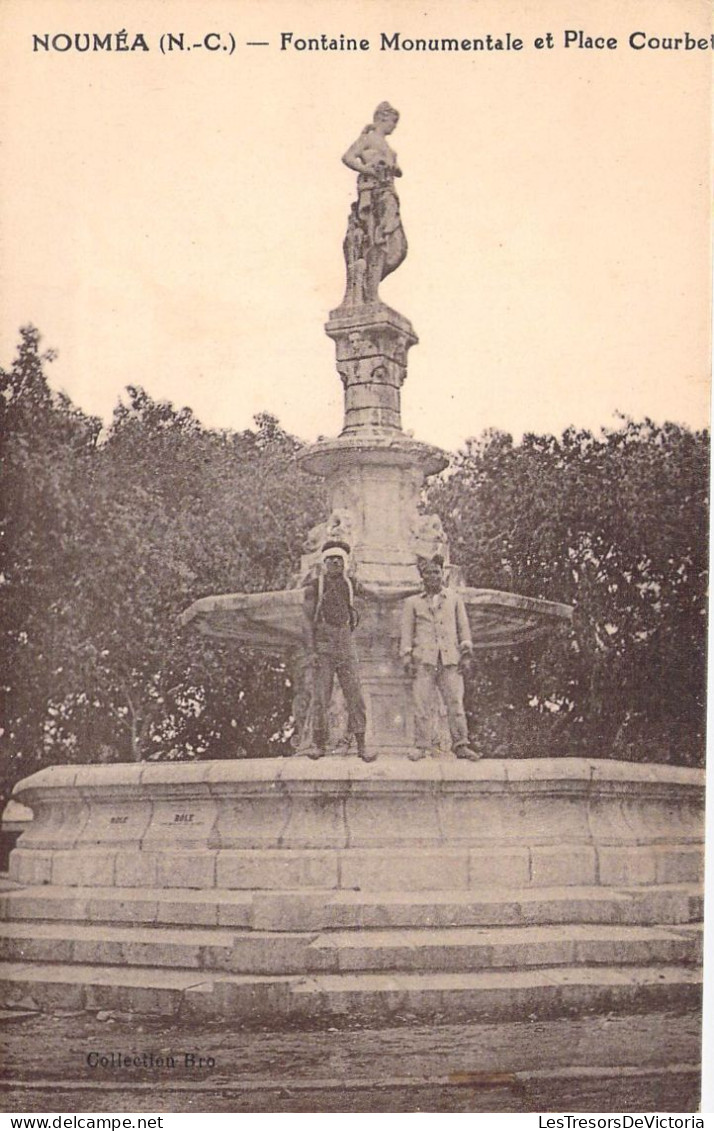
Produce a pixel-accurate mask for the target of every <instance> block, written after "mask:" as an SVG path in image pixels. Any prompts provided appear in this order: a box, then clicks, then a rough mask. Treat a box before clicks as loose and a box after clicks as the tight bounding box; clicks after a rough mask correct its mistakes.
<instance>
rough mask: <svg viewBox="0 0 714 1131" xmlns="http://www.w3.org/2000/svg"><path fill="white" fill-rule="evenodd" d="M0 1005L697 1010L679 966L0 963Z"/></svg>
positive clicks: (177, 1009) (206, 1011)
mask: <svg viewBox="0 0 714 1131" xmlns="http://www.w3.org/2000/svg"><path fill="white" fill-rule="evenodd" d="M0 999H1V1000H2V1003H3V1005H4V1006H6V1007H8V1008H13V1009H22V1008H24V1009H40V1010H43V1011H45V1012H51V1011H53V1010H66V1009H78V1010H81V1009H86V1010H100V1009H114V1010H120V1011H126V1012H133V1013H137V1014H144V1015H155V1014H160V1015H178V1014H181V1015H183V1016H187V1017H195V1018H200V1017H213V1016H232V1017H234V1018H236V1019H238V1018H241V1019H243V1020H245V1021H253V1020H261V1019H264V1018H265V1019H267V1018H272V1019H274V1020H275V1019H278V1018H280V1017H283V1016H286V1015H287V1014H290V1015H291V1016H293V1017H294V1016H296V1015H297V1016H301V1017H302V1018H304V1019H306V1020H307V1019H312V1020H313V1021H315V1022H320V1021H321V1020H323V1019H328V1018H334V1019H337V1018H339V1017H347V1018H348V1019H349V1020H350V1021H352V1020H358V1019H361V1018H364V1019H367V1020H368V1019H378V1020H380V1022H383V1021H384V1020H385V1019H389V1020H390V1021H393V1022H394V1021H396V1022H399V1021H409V1020H410V1019H411V1018H412V1017H423V1018H429V1019H432V1020H433V1019H438V1018H440V1017H448V1018H449V1019H455V1018H473V1019H480V1020H507V1019H509V1018H511V1019H515V1018H518V1019H523V1018H524V1017H532V1018H536V1017H553V1016H559V1015H560V1016H562V1015H567V1014H572V1013H578V1014H582V1013H584V1012H590V1013H596V1012H601V1013H609V1012H613V1011H616V1010H625V1009H627V1010H631V1011H642V1010H653V1009H666V1008H671V1007H673V1006H676V1007H677V1008H696V1007H697V1006H698V1005H699V1004H700V1000H701V974H700V972H699V971H698V970H696V969H692V968H689V967H680V966H659V967H649V968H641V967H636V966H633V967H627V968H625V969H623V968H621V967H619V966H596V967H591V966H581V967H572V966H569V967H555V968H553V967H551V968H539V969H531V970H518V971H514V970H487V971H481V972H479V973H469V974H466V973H438V974H437V973H433V972H424V973H421V974H419V973H408V974H406V973H402V974H390V975H385V974H373V973H361V974H320V975H315V976H313V977H303V978H289V977H283V978H277V977H272V978H271V977H259V976H256V975H251V976H246V975H237V974H213V975H210V976H208V977H207V976H206V975H205V974H201V972H199V971H195V970H158V969H154V968H151V969H139V968H116V967H107V966H88V965H76V966H72V965H62V964H37V965H27V964H19V963H0Z"/></svg>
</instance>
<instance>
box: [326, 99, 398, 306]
mask: <svg viewBox="0 0 714 1131" xmlns="http://www.w3.org/2000/svg"><path fill="white" fill-rule="evenodd" d="M398 121H399V113H398V111H396V110H395V109H394V107H393V106H390V105H389V103H388V102H380V104H379V106H378V107H377V109H376V110H375V112H374V119H373V121H372V122H371V124H370V125H368V126H365V128H364V129H363V130H362V133H361V134H360V135H359V137H358V138H357V141H356V142H355V143H354V144H353V145H351V146H350V148H349V149H348V150H347V152H346V153H345V155H344V157H343V158H342V160H343V162H344V163H345V165H346V166H347V167H348V169H354V171H355V172H356V173H357V174H358V176H357V200H356V202H355V203H354V204H353V205H352V210H351V212H350V217H349V220H348V223H347V235H346V236H345V241H344V244H343V249H344V253H345V262H346V264H347V292H346V294H345V300H344V305H345V306H361V305H363V304H364V303H371V302H379V295H378V293H377V292H378V288H379V284H380V282H381V281H382V279H384V278H385V277H386V276H387V275H389V274H391V272H392V271H394V270H396V268H397V267H398V266H399V264H400V263H402V261H403V260H404V257H405V256H406V254H407V240H406V236H405V235H404V229H403V228H402V222H401V219H400V216H399V197H398V196H397V194H396V192H395V191H394V178H395V177H401V175H402V171H401V169H400V168H399V166H398V165H397V155H396V153H395V152H394V150H393V149H391V148H390V146H389V145H388V143H387V136H388V135H389V134H391V133H392V131H393V130H394V128H395V126H396V124H397V122H398Z"/></svg>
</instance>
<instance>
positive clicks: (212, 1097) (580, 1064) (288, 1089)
mask: <svg viewBox="0 0 714 1131" xmlns="http://www.w3.org/2000/svg"><path fill="white" fill-rule="evenodd" d="M3 1020H4V1021H6V1022H7V1023H6V1024H4V1026H3V1028H4V1043H5V1045H6V1048H5V1050H4V1051H3V1053H2V1057H1V1062H2V1074H3V1076H2V1080H3V1082H2V1092H3V1102H2V1107H3V1110H5V1111H14V1112H25V1113H30V1114H32V1113H37V1112H76V1113H79V1112H81V1113H91V1112H94V1113H106V1112H146V1113H154V1114H156V1113H161V1112H191V1111H200V1112H206V1111H208V1112H312V1113H317V1112H484V1111H488V1112H535V1111H547V1112H553V1111H558V1112H588V1111H598V1112H613V1113H622V1112H685V1113H690V1114H691V1113H694V1112H696V1111H697V1110H698V1103H699V1091H700V1079H699V1067H698V1066H699V1062H700V1029H699V1019H698V1018H697V1017H693V1016H691V1015H689V1014H685V1013H675V1012H667V1013H654V1014H642V1015H631V1016H607V1017H589V1018H586V1019H561V1020H551V1021H537V1020H535V1019H524V1020H523V1021H519V1022H510V1023H503V1024H496V1023H493V1024H481V1023H480V1024H476V1023H473V1024H468V1023H460V1024H452V1025H448V1024H440V1025H436V1026H431V1027H430V1026H427V1025H423V1024H416V1023H414V1024H403V1025H399V1026H393V1027H390V1028H381V1029H374V1028H361V1027H360V1028H358V1027H341V1028H339V1029H337V1028H322V1029H314V1030H310V1031H306V1030H305V1031H299V1030H281V1031H275V1030H274V1029H267V1028H252V1029H247V1028H244V1027H240V1026H239V1025H238V1024H235V1023H234V1022H231V1021H223V1020H221V1021H218V1022H210V1023H203V1024H202V1025H201V1026H200V1027H198V1026H197V1025H196V1024H195V1023H193V1024H188V1023H180V1022H174V1021H170V1020H167V1019H162V1020H158V1019H155V1020H150V1019H146V1018H132V1017H130V1016H128V1015H126V1014H120V1015H117V1014H111V1013H109V1014H107V1013H100V1014H98V1015H97V1014H87V1013H83V1014H64V1015H53V1016H40V1015H38V1014H31V1015H27V1016H20V1015H19V1014H16V1015H13V1016H8V1015H7V1014H5V1016H4V1018H3ZM92 1052H96V1053H98V1054H99V1055H101V1056H107V1057H110V1056H111V1055H112V1053H113V1054H114V1055H115V1057H117V1056H122V1057H123V1056H125V1055H128V1056H131V1057H132V1058H133V1057H139V1058H142V1057H143V1055H144V1054H148V1053H153V1056H154V1059H155V1060H156V1058H157V1057H160V1056H161V1057H164V1058H168V1057H170V1056H172V1057H173V1058H174V1060H175V1067H174V1068H154V1069H152V1068H145V1067H141V1066H139V1067H129V1068H121V1067H115V1068H112V1067H105V1068H102V1067H91V1066H90V1065H89V1064H88V1063H87V1058H88V1054H90V1053H92ZM185 1054H189V1065H188V1066H187V1065H186V1062H185ZM191 1055H194V1056H195V1057H196V1058H198V1057H199V1056H202V1057H203V1058H204V1060H207V1059H208V1058H212V1059H213V1060H214V1061H215V1064H213V1065H211V1064H210V1061H209V1062H208V1065H207V1066H205V1067H199V1066H198V1060H197V1059H196V1061H195V1062H194V1064H193V1066H192V1065H191V1063H190V1056H191Z"/></svg>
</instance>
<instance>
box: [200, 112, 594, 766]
mask: <svg viewBox="0 0 714 1131" xmlns="http://www.w3.org/2000/svg"><path fill="white" fill-rule="evenodd" d="M397 119H398V115H397V113H396V111H394V110H393V109H392V107H390V106H389V105H388V104H387V103H383V104H381V105H380V106H379V107H378V108H377V110H376V112H375V118H374V123H373V125H372V126H371V127H367V129H366V130H364V131H363V132H362V134H361V135H360V138H359V139H358V140H357V141H356V142H355V143H354V145H353V146H351V147H350V149H349V150H348V151H347V153H346V154H345V156H344V158H343V161H344V162H345V164H346V165H347V166H348V167H349V168H352V169H354V170H355V171H356V172H357V173H358V187H357V200H356V202H355V203H354V204H353V205H352V210H351V213H350V217H349V220H348V226H347V235H346V237H345V242H344V252H345V261H346V268H347V288H346V293H345V297H344V300H343V302H342V304H341V305H340V306H339V307H337V309H336V310H333V311H331V313H330V318H329V321H328V323H327V325H326V327H325V329H326V332H327V334H328V336H329V337H330V338H331V339H332V340H333V341H334V343H335V347H336V355H337V372H338V374H339V376H340V379H341V381H342V384H343V387H344V424H343V428H342V432H341V433H340V435H339V437H338V438H337V439H334V440H323V441H321V442H320V443H317V444H313V445H312V446H311V447H310V448H308V449H307V450H306V451H305V452H303V453H302V455H301V458H300V462H301V465H302V467H303V469H304V470H305V471H306V472H308V473H309V474H312V475H319V476H324V479H325V483H326V486H327V494H328V500H329V503H328V508H329V514H328V518H327V519H326V521H325V522H324V523H321V524H320V525H319V526H317V527H315V528H314V529H313V530H311V531H310V532H309V534H308V538H307V544H306V551H307V552H306V553H305V555H304V556H303V558H302V560H301V563H300V569H299V571H298V574H297V583H296V586H295V588H293V589H288V590H283V591H281V592H274V593H257V594H256V593H251V594H231V595H227V596H217V597H205V598H203V599H202V600H199V601H196V602H195V603H194V604H193V605H192V606H191V607H190V608H189V609H188V610H187V611H186V613H185V614H184V617H183V623H184V625H187V626H191V627H195V628H196V629H198V630H199V631H201V632H203V633H206V634H208V635H212V636H219V637H233V638H235V639H238V640H240V641H242V642H244V643H245V644H248V645H250V646H251V647H254V648H256V647H257V648H262V649H264V650H267V651H271V652H276V651H277V652H282V654H284V655H286V656H287V657H288V658H291V657H294V655H295V653H296V651H297V652H298V653H299V650H300V643H301V640H302V634H303V624H302V604H303V590H302V588H301V582H304V581H306V580H307V579H308V578H309V577H310V576H312V575H313V573H314V571H315V569H316V568H317V567H318V565H319V558H320V555H319V549H320V546H321V545H322V544H323V542H324V541H325V540H326V539H329V538H341V539H344V540H345V541H346V542H348V543H349V544H350V545H351V546H352V570H353V573H354V576H355V578H356V579H358V580H359V582H360V583H361V585H362V586H363V588H364V589H365V590H366V592H367V596H366V599H365V601H364V603H363V608H362V618H361V621H360V625H359V628H358V629H357V632H356V634H355V643H356V646H357V652H358V656H359V663H360V674H361V679H362V684H363V688H364V695H365V699H366V703H367V728H368V729H367V741H368V744H369V746H370V748H371V749H372V750H373V751H375V752H377V754H378V755H385V754H387V755H392V754H397V755H398V754H406V753H407V752H408V751H409V750H410V749H411V748H412V747H413V744H414V708H413V703H412V694H411V686H410V680H409V679H408V678H407V676H406V675H405V674H404V671H403V669H402V665H401V664H400V662H399V646H398V642H399V633H400V616H401V601H400V598H403V597H404V596H405V595H407V594H409V593H414V592H417V591H418V590H419V587H420V585H419V574H418V570H417V561H418V559H419V558H420V557H421V558H427V559H428V558H431V557H433V556H434V555H435V554H440V555H441V556H442V557H443V558H444V559H445V563H446V572H447V577H448V579H449V582H450V584H452V585H454V586H455V587H457V588H458V590H459V592H460V594H461V596H462V597H463V600H464V603H465V605H466V608H467V611H468V615H469V620H470V623H471V632H472V636H473V641H474V647H475V648H476V649H490V648H496V647H508V646H513V645H516V644H519V643H521V642H522V641H524V640H528V639H531V638H533V637H535V636H538V635H542V634H543V633H547V632H549V631H551V630H552V629H553V628H554V627H555V626H557V625H558V624H562V623H564V622H567V621H568V619H569V618H570V615H571V611H572V610H571V609H570V607H569V606H567V605H562V604H558V603H556V602H554V601H543V600H536V599H534V598H530V597H521V596H518V595H517V594H515V593H502V592H498V591H496V590H492V589H477V588H467V587H464V586H463V585H460V584H459V582H460V576H459V570H458V568H457V567H454V566H452V565H451V563H450V561H449V547H448V542H447V539H446V537H445V534H444V531H443V528H442V525H441V522H440V520H439V518H438V516H437V515H434V514H423V513H421V512H420V508H419V503H420V498H421V492H422V488H423V486H424V483H425V480H426V478H427V477H428V476H430V475H434V474H435V473H437V472H440V471H443V470H444V468H446V466H447V465H448V462H449V461H448V456H447V455H446V454H445V453H444V452H442V451H440V450H439V449H438V448H435V447H433V446H431V445H429V444H426V443H423V442H421V441H419V440H414V439H412V438H411V437H410V436H409V435H407V434H406V433H405V432H404V431H403V430H402V419H401V388H402V385H403V384H404V381H405V380H406V377H407V353H408V351H409V349H410V348H411V347H412V346H413V345H415V344H416V343H417V341H418V339H417V336H416V334H415V332H414V329H413V327H412V325H411V323H410V322H409V321H408V319H406V318H405V317H404V316H403V315H402V314H399V313H398V312H397V311H395V310H392V309H391V308H390V307H389V306H387V305H386V304H385V303H383V302H381V301H380V298H379V293H378V287H379V283H380V282H381V280H382V279H383V278H384V277H385V276H386V275H387V274H389V273H390V272H391V271H392V270H395V269H396V267H398V266H399V264H400V263H401V262H403V260H404V257H405V256H406V251H407V247H406V238H405V236H404V232H403V229H402V225H401V219H400V215H399V202H398V199H397V197H396V193H395V191H394V176H395V175H401V171H400V170H399V169H398V167H397V165H396V158H395V155H394V153H393V152H392V150H391V149H390V147H389V146H388V144H387V142H386V138H385V135H386V134H389V133H391V132H392V129H393V128H394V127H395V126H396V123H397ZM296 666H299V664H298V665H296ZM299 678H300V676H299V674H298V673H297V672H296V673H295V675H294V680H295V682H297V681H298V680H299ZM335 698H336V700H337V703H336V708H335V714H336V715H337V716H338V723H337V726H336V728H335V729H336V731H337V733H338V734H341V736H342V739H343V742H342V749H343V750H344V749H345V748H346V747H347V735H346V726H345V722H344V719H343V718H341V717H340V716H341V714H342V712H341V710H340V706H341V704H340V702H339V700H340V696H339V693H338V695H336V696H335ZM442 729H443V728H442ZM307 745H309V741H304V742H303V743H302V749H305V748H306V746H307ZM447 748H448V747H447Z"/></svg>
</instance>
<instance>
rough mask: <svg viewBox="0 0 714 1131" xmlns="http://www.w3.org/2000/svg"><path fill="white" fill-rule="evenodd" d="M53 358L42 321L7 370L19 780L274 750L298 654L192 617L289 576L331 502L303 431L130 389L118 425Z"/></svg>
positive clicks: (3, 607) (12, 742)
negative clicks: (209, 633) (252, 647)
mask: <svg viewBox="0 0 714 1131" xmlns="http://www.w3.org/2000/svg"><path fill="white" fill-rule="evenodd" d="M48 361H51V355H50V354H45V355H42V354H41V353H40V350H39V336H38V334H37V331H36V330H34V329H33V328H32V327H29V328H25V329H24V330H23V331H22V341H21V346H20V349H19V351H18V355H17V357H16V359H15V362H14V364H13V366H12V368H11V369H10V370H9V371H7V372H6V371H0V382H1V385H0V392H1V393H2V396H0V413H1V417H0V426H1V428H2V434H3V437H4V439H3V466H4V472H3V504H2V523H1V529H2V538H3V559H2V585H0V602H1V604H0V618H1V623H2V656H1V657H0V662H1V663H2V668H3V672H4V673H5V674H4V679H3V684H4V686H3V727H4V732H3V736H2V745H3V749H4V758H3V766H4V776H5V779H6V781H10V780H16V779H17V778H18V777H20V776H23V775H24V774H26V773H29V772H31V771H32V770H33V769H36V768H38V767H39V766H41V765H46V764H48V763H51V762H58V761H88V760H97V758H100V757H103V758H105V759H108V760H112V759H115V758H119V759H122V760H130V759H137V760H138V759H143V758H149V757H185V756H187V755H188V756H192V755H193V756H202V755H205V753H206V751H207V750H208V749H209V748H210V754H211V757H213V758H220V757H229V756H231V757H232V756H235V755H236V753H239V752H241V751H243V752H245V753H247V754H250V755H251V756H254V757H255V756H261V755H264V754H269V753H273V752H275V750H276V748H279V747H280V746H281V745H283V744H284V743H285V742H287V741H288V739H289V733H290V732H289V725H288V724H289V715H290V689H289V686H288V683H287V679H286V673H285V669H284V665H283V664H282V663H281V662H280V660H279V659H277V658H276V659H270V658H266V657H264V656H260V655H258V654H252V653H251V652H250V651H249V650H247V649H245V648H244V647H241V646H239V645H237V644H231V643H230V642H226V643H222V642H214V641H209V640H207V639H204V638H199V637H198V636H196V635H195V634H192V633H188V632H185V631H182V630H181V629H180V628H179V626H178V621H177V618H178V614H179V613H180V612H182V611H183V610H184V609H186V607H187V606H188V605H189V604H190V603H191V602H192V601H194V600H196V599H197V598H198V597H202V596H206V595H209V594H212V593H221V592H224V593H226V592H228V593H230V592H237V591H253V590H261V589H274V588H280V587H282V586H283V585H285V584H286V582H287V581H288V577H289V574H290V571H291V570H292V569H294V565H295V562H296V560H297V559H298V558H299V554H300V549H301V545H302V542H303V541H304V537H305V532H306V530H307V529H308V528H309V527H310V526H311V525H313V524H314V523H315V522H316V521H317V520H318V519H319V518H320V517H322V513H323V510H324V502H323V498H322V489H321V486H320V484H319V482H318V481H315V480H313V479H311V478H309V477H307V476H305V475H303V474H302V473H300V472H299V470H298V468H297V466H296V458H295V457H296V455H297V453H298V451H299V450H300V448H301V444H300V443H299V442H298V441H297V440H295V439H294V438H293V437H291V436H289V435H287V434H286V433H285V432H284V431H283V430H282V429H281V428H280V427H279V425H278V423H277V421H276V420H275V419H274V418H273V417H271V416H269V415H267V414H265V415H262V416H260V417H258V418H257V419H256V428H255V429H254V430H249V431H245V432H241V433H233V432H223V431H210V430H207V429H205V428H203V427H202V426H201V425H200V424H199V422H198V421H197V420H196V419H195V417H194V416H193V414H192V413H191V412H190V410H188V409H182V410H177V409H175V408H174V407H173V406H172V405H170V404H165V403H160V404H158V403H156V402H154V401H153V400H151V398H150V397H148V396H147V394H146V393H145V392H143V390H141V389H137V388H131V387H130V388H129V389H128V390H127V398H126V400H125V401H124V402H123V403H121V404H120V405H119V406H118V408H117V409H116V411H115V413H114V418H113V420H112V423H111V426H110V427H109V429H108V430H107V431H106V432H102V430H101V424H100V422H99V421H98V420H95V419H92V418H87V417H86V416H84V415H83V414H82V413H81V412H79V411H77V410H75V409H73V408H72V406H71V405H70V404H69V402H68V401H67V400H66V398H63V397H61V396H57V395H54V394H52V393H51V392H50V390H49V388H48V386H47V382H46V379H45V376H44V372H43V367H44V365H45V364H46V363H47V362H48ZM258 688H259V689H260V691H259V693H258V691H257V689H258Z"/></svg>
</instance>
